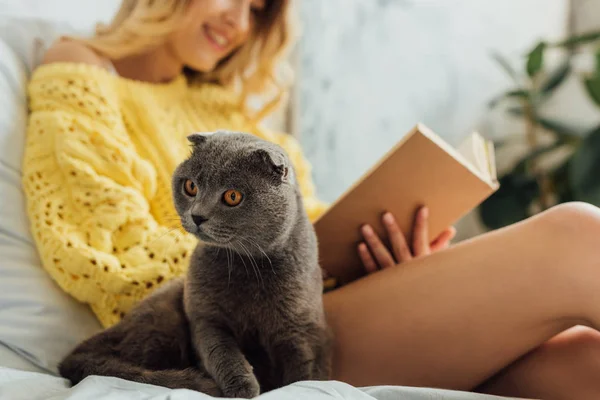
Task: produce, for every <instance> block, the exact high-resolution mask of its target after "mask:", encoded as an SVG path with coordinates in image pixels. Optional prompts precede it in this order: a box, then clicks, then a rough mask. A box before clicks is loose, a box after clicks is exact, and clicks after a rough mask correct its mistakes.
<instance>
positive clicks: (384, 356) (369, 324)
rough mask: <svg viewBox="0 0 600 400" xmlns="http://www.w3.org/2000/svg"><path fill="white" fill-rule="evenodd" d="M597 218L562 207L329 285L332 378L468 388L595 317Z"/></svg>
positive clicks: (592, 212) (599, 282)
mask: <svg viewBox="0 0 600 400" xmlns="http://www.w3.org/2000/svg"><path fill="white" fill-rule="evenodd" d="M599 221H600V218H599V217H598V213H597V210H596V209H592V208H591V207H586V206H581V205H577V204H576V205H569V206H562V207H556V208H554V209H553V210H551V211H548V212H546V213H543V214H541V215H538V216H537V217H534V218H531V219H529V220H527V221H524V222H522V223H519V224H516V225H513V226H510V227H507V228H504V229H501V230H498V231H495V232H491V233H489V234H486V235H482V236H480V237H478V238H475V239H472V240H469V241H466V242H462V243H460V244H458V245H456V246H454V247H451V248H449V249H447V250H445V251H442V252H438V253H435V254H433V255H431V256H428V257H424V258H420V259H416V260H414V261H411V262H409V263H407V264H406V265H404V264H403V265H401V266H399V267H396V268H389V269H386V270H383V271H380V272H377V273H374V274H372V275H369V276H367V277H365V278H362V279H360V280H358V281H356V282H353V283H351V284H349V285H346V286H344V287H342V288H340V289H337V290H335V291H333V292H330V293H328V294H326V295H325V309H326V313H327V318H328V321H329V323H330V325H331V327H332V329H333V331H334V335H335V346H334V361H333V370H334V378H335V379H339V380H343V381H346V382H349V383H351V384H354V385H361V386H362V385H377V384H402V385H412V386H430V387H444V388H451V389H462V390H470V389H473V388H475V387H476V386H478V385H479V384H481V383H482V382H484V381H486V380H487V379H488V378H489V377H491V376H493V375H495V374H496V373H497V372H499V371H500V370H502V369H503V368H504V367H506V366H507V365H509V364H510V363H512V362H514V361H515V360H517V359H518V358H520V357H521V356H523V355H524V354H526V353H528V352H529V351H531V350H532V349H534V348H536V347H538V346H540V345H541V344H542V343H544V342H545V341H547V340H548V339H550V338H551V337H553V336H555V335H556V334H558V333H559V332H561V331H563V330H565V329H567V328H569V327H571V326H573V325H576V324H587V325H594V326H596V327H597V326H598V322H600V273H596V275H598V277H597V278H593V277H592V276H591V275H590V276H585V274H586V273H587V272H586V271H589V270H591V268H589V266H594V265H593V264H594V262H595V261H594V260H595V259H596V258H598V259H599V261H600V257H596V256H595V255H593V254H594V253H593V252H592V251H588V249H591V245H592V244H593V243H598V244H600V222H599ZM596 232H597V233H598V235H597V236H595V235H594V236H595V238H593V240H592V237H591V236H592V234H595V233H596ZM575 236H577V237H579V239H578V240H576V239H575ZM570 238H571V239H570ZM597 247H600V246H597ZM598 267H599V268H600V265H599V266H598ZM594 293H596V294H594ZM590 296H592V297H595V299H591V298H590ZM596 299H597V302H596V305H597V306H596V307H595V308H593V310H596V311H590V310H592V307H589V305H590V303H593V301H596Z"/></svg>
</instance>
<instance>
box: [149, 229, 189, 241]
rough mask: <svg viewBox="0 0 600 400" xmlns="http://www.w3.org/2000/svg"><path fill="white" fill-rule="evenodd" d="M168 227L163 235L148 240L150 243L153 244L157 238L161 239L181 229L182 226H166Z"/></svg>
mask: <svg viewBox="0 0 600 400" xmlns="http://www.w3.org/2000/svg"><path fill="white" fill-rule="evenodd" d="M166 228H167V229H169V230H168V231H167V232H165V233H163V234H162V235H160V236H158V237H155V238H154V239H152V240H151V241H149V242H148V244H152V243H154V242H156V241H157V240H160V239H162V238H164V237H165V236H167V235H169V234H171V233H172V232H173V231H179V230H180V229H181V227H179V226H175V227H168V226H167V227H166Z"/></svg>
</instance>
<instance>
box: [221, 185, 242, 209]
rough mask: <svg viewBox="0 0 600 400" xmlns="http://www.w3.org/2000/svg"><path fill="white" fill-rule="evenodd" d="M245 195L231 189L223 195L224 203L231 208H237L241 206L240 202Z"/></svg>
mask: <svg viewBox="0 0 600 400" xmlns="http://www.w3.org/2000/svg"><path fill="white" fill-rule="evenodd" d="M242 198H243V195H242V194H241V193H240V192H239V191H237V190H234V189H230V190H228V191H226V192H225V194H224V195H223V201H224V202H225V204H227V205H228V206H231V207H235V206H237V205H238V204H240V202H241V201H242Z"/></svg>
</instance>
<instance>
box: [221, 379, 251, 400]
mask: <svg viewBox="0 0 600 400" xmlns="http://www.w3.org/2000/svg"><path fill="white" fill-rule="evenodd" d="M222 391H223V396H224V397H234V398H236V397H237V398H244V399H251V398H253V397H256V396H258V395H259V394H260V385H259V384H258V380H257V379H256V377H255V376H254V374H248V375H239V376H235V377H232V378H231V379H230V380H229V382H228V383H227V384H226V385H224V387H223V388H222Z"/></svg>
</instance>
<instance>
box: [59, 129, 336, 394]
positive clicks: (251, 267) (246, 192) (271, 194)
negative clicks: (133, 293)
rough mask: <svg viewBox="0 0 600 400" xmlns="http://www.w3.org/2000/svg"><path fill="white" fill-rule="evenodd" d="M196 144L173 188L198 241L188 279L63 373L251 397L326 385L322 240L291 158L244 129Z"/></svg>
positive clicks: (79, 353)
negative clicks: (309, 383)
mask: <svg viewBox="0 0 600 400" xmlns="http://www.w3.org/2000/svg"><path fill="white" fill-rule="evenodd" d="M188 139H189V140H190V141H191V142H192V144H193V152H192V155H191V157H190V158H189V159H188V160H186V161H184V162H183V163H181V164H180V165H179V167H178V168H177V170H176V171H175V173H174V174H173V181H172V184H173V197H174V203H175V208H176V209H177V212H178V214H179V216H180V219H181V222H182V225H183V227H184V228H185V229H186V230H187V231H188V232H190V233H192V234H194V235H195V236H196V237H198V238H199V239H200V240H201V243H200V244H199V245H198V246H197V247H196V250H195V251H194V253H193V256H192V257H191V260H190V266H189V270H188V274H187V277H186V279H185V280H183V279H177V280H174V281H172V282H170V283H169V284H166V285H164V286H163V287H161V288H160V289H158V290H157V291H156V292H154V293H153V294H152V295H151V296H149V297H148V298H147V299H145V300H144V301H142V302H141V303H140V304H139V305H138V306H137V307H135V308H134V309H133V310H132V311H131V312H130V313H129V314H128V315H126V316H125V317H124V319H123V320H122V321H121V322H120V323H118V324H117V325H115V326H114V327H111V328H109V329H107V330H105V331H104V332H101V333H99V334H97V335H96V336H93V337H92V338H90V339H88V340H86V341H85V342H83V343H82V344H80V345H79V346H78V347H77V348H76V349H75V350H74V351H73V352H72V353H71V354H70V355H69V356H67V358H66V359H65V360H63V361H62V362H61V364H60V366H59V371H60V373H61V375H62V376H64V377H66V378H68V379H70V380H71V381H72V382H73V383H77V382H79V381H80V380H82V379H83V378H84V377H86V376H88V375H110V376H117V377H120V378H124V379H129V380H133V381H138V382H145V383H151V384H155V385H160V386H166V387H170V388H189V389H194V390H198V391H201V392H205V393H208V394H210V395H214V396H221V395H223V396H226V397H247V398H249V397H253V396H256V395H258V394H259V393H261V392H266V391H269V390H272V389H274V388H277V387H281V386H284V385H287V384H290V383H293V382H296V381H299V380H323V379H328V378H329V373H330V339H331V336H330V333H329V329H328V328H327V325H326V321H325V317H324V312H323V302H322V290H323V283H322V275H321V271H320V268H319V265H318V255H317V241H316V236H315V233H314V230H313V228H312V225H311V223H310V221H309V220H308V217H307V215H306V213H305V211H304V206H303V202H302V196H301V194H300V190H299V186H298V184H297V182H296V181H295V173H294V169H293V167H292V165H291V163H290V161H289V159H288V157H287V155H286V154H285V152H284V151H283V150H282V149H281V148H280V147H279V146H276V145H274V144H272V143H269V142H266V141H263V140H261V139H258V138H256V137H255V136H253V135H250V134H245V133H233V132H225V131H219V132H216V133H214V134H210V135H202V134H194V135H190V136H189V137H188Z"/></svg>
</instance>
